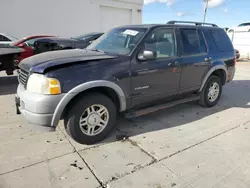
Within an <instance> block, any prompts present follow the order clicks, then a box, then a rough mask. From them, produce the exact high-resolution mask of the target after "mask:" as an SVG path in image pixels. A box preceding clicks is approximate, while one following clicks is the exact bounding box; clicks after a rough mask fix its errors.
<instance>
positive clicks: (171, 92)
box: [16, 21, 236, 144]
mask: <svg viewBox="0 0 250 188" xmlns="http://www.w3.org/2000/svg"><path fill="white" fill-rule="evenodd" d="M235 62H236V59H235V52H234V48H233V45H232V43H231V41H230V39H229V37H228V36H227V34H226V33H225V31H224V30H223V29H222V28H219V27H218V26H217V25H215V24H207V23H197V22H178V21H171V22H168V23H167V24H162V25H132V26H123V27H118V28H114V29H113V30H111V31H110V32H108V33H106V34H104V35H102V36H101V37H100V38H99V39H98V40H96V41H94V42H93V43H92V44H91V45H90V46H89V47H87V49H85V50H81V49H74V50H64V51H54V52H46V53H43V54H39V55H36V56H33V57H30V58H27V59H25V60H23V61H22V62H21V63H20V64H19V67H20V70H19V76H18V79H19V86H18V89H17V95H16V106H17V113H22V114H23V116H24V117H25V118H26V119H27V121H29V122H31V123H33V124H38V125H41V126H45V127H47V128H50V129H55V128H56V127H57V125H58V123H59V121H60V120H61V119H63V120H64V122H65V128H66V130H67V132H68V133H69V135H71V136H72V138H73V139H75V140H76V141H77V142H79V143H84V144H93V143H95V142H98V141H101V140H103V139H104V138H105V137H106V136H107V135H108V134H109V133H110V132H111V131H112V129H113V128H114V127H115V122H116V117H117V114H118V113H122V114H125V115H126V116H127V117H128V118H133V117H136V116H140V115H144V114H147V113H149V112H154V111H157V110H160V109H164V108H167V107H170V106H173V105H176V104H180V103H184V102H190V101H199V103H200V104H201V105H203V106H206V107H212V106H214V105H216V104H217V103H218V101H219V99H220V96H221V93H222V86H223V85H225V84H226V83H228V82H230V81H231V80H232V79H233V77H234V72H235Z"/></svg>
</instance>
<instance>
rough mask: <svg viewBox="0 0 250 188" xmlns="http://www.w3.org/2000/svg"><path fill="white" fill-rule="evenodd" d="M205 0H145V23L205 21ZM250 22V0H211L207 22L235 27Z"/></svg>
mask: <svg viewBox="0 0 250 188" xmlns="http://www.w3.org/2000/svg"><path fill="white" fill-rule="evenodd" d="M204 7H205V4H204V0H144V7H143V23H166V22H168V21H169V20H185V21H203V17H204ZM248 21H249V22H250V0H210V3H209V8H208V10H207V17H206V22H210V23H215V24H217V25H219V26H220V27H233V26H237V25H239V24H240V23H242V22H248Z"/></svg>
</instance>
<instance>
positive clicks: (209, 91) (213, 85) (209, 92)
mask: <svg viewBox="0 0 250 188" xmlns="http://www.w3.org/2000/svg"><path fill="white" fill-rule="evenodd" d="M221 93H222V84H221V79H220V78H219V77H218V76H210V77H209V78H208V80H207V83H206V84H205V86H204V88H203V89H202V91H201V93H200V97H201V98H200V101H199V102H200V104H201V105H202V106H205V107H213V106H215V105H216V104H217V103H218V101H219V100H220V97H221Z"/></svg>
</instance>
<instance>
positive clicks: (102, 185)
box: [58, 127, 106, 188]
mask: <svg viewBox="0 0 250 188" xmlns="http://www.w3.org/2000/svg"><path fill="white" fill-rule="evenodd" d="M58 129H59V130H60V131H61V132H62V134H63V135H64V136H65V138H66V139H67V140H68V142H69V143H70V145H71V146H72V147H73V148H74V151H75V152H76V153H77V155H78V156H79V157H80V158H81V159H82V161H83V162H84V163H85V165H86V166H87V168H88V169H89V171H90V173H91V174H92V175H93V176H94V177H95V179H96V180H97V182H98V183H99V184H100V186H101V187H102V188H105V187H106V186H105V185H104V184H103V183H102V181H101V180H99V178H98V177H97V175H96V174H95V172H94V171H93V170H92V169H91V168H90V166H89V164H88V163H87V162H86V161H85V159H84V158H83V157H82V156H81V155H80V153H79V151H77V149H76V147H75V146H74V145H73V144H72V143H71V141H70V140H69V139H68V138H67V136H66V135H65V133H64V132H63V131H62V130H61V128H60V127H58Z"/></svg>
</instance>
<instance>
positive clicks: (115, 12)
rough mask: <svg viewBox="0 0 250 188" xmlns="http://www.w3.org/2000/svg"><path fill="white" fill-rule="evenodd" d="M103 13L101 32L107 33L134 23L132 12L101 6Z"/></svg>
mask: <svg viewBox="0 0 250 188" xmlns="http://www.w3.org/2000/svg"><path fill="white" fill-rule="evenodd" d="M100 9H101V10H100V12H101V30H102V31H107V30H109V29H111V28H113V27H116V26H121V25H128V24H131V21H132V10H131V9H123V8H115V7H108V6H100Z"/></svg>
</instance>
